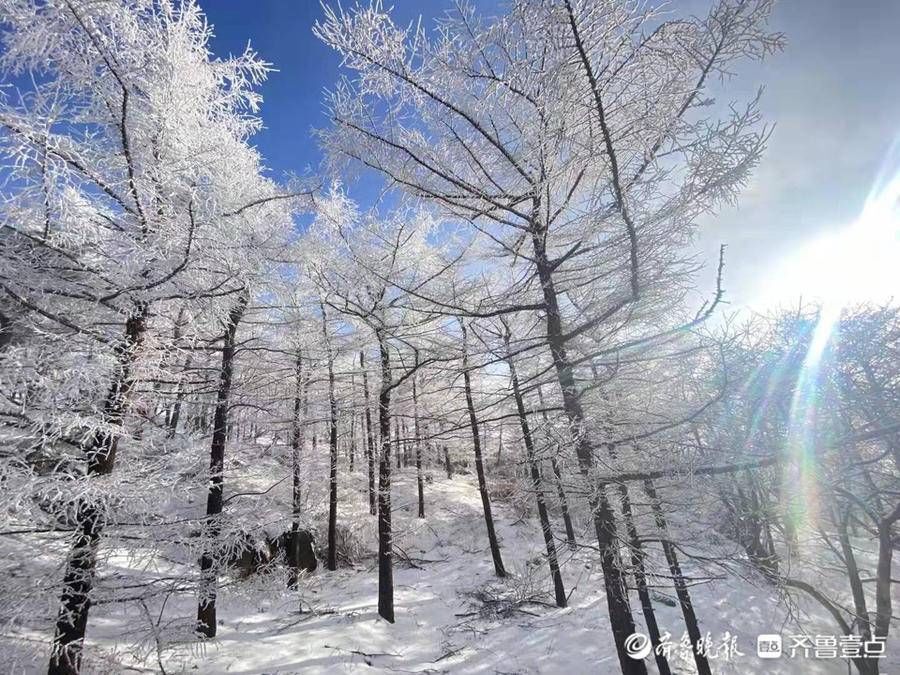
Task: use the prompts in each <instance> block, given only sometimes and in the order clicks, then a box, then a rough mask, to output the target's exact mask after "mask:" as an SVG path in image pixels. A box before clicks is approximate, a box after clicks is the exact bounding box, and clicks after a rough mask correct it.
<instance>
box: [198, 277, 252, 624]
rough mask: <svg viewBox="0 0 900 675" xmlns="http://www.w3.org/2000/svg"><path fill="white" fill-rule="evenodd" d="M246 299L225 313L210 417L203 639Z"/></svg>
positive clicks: (212, 604) (212, 597) (212, 613)
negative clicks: (236, 354)
mask: <svg viewBox="0 0 900 675" xmlns="http://www.w3.org/2000/svg"><path fill="white" fill-rule="evenodd" d="M248 300H249V298H248V297H247V295H246V293H244V292H242V293H241V295H240V297H239V298H238V301H237V304H235V306H234V307H233V308H232V309H231V312H230V313H229V314H228V322H227V324H226V326H225V337H224V340H223V342H224V344H223V345H222V369H221V371H220V373H219V390H218V392H217V394H216V409H215V413H214V415H213V435H212V444H211V446H210V451H209V492H208V494H207V496H206V533H205V538H206V542H205V545H204V547H203V555H202V556H201V557H200V588H199V591H200V592H199V600H198V602H197V632H198V633H200V634H201V635H202V636H203V637H207V638H212V637H215V636H216V590H217V589H216V584H217V583H218V572H217V570H216V565H217V563H218V561H217V560H215V556H214V553H213V548H214V547H215V546H216V545H217V542H218V539H219V531H220V529H221V523H220V522H219V515H220V514H221V513H222V471H223V468H224V465H225V443H226V440H227V430H228V398H229V396H230V395H231V381H232V377H233V375H234V347H235V335H236V334H237V328H238V324H239V323H240V322H241V318H242V317H243V315H244V310H245V309H246V307H247V302H248Z"/></svg>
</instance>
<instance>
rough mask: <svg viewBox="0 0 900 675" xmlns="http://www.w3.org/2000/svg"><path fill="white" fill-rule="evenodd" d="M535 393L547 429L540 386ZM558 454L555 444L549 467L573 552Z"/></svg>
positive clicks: (573, 541)
mask: <svg viewBox="0 0 900 675" xmlns="http://www.w3.org/2000/svg"><path fill="white" fill-rule="evenodd" d="M537 392H538V402H539V403H540V404H541V417H543V419H544V424H545V425H547V426H548V427H549V425H550V419H549V418H548V417H547V410H546V406H545V405H544V394H543V393H542V392H541V387H540V385H538V388H537ZM558 454H559V444H558V443H557V444H556V450H555V451H554V452H553V453H552V454H551V455H550V467H551V468H552V469H553V475H554V476H555V477H556V494H557V497H558V498H559V508H560V511H562V519H563V525H564V526H565V528H566V542H567V543H568V544H569V548H570V549H571V550H573V551H574V550H575V549H576V548H577V547H578V544H577V543H576V542H575V528H574V527H573V526H572V516H571V514H570V513H569V500H568V498H567V497H566V490H565V486H564V485H563V478H562V471H560V469H559V461H558V460H557V455H558Z"/></svg>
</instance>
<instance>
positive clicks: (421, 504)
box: [412, 351, 425, 518]
mask: <svg viewBox="0 0 900 675" xmlns="http://www.w3.org/2000/svg"><path fill="white" fill-rule="evenodd" d="M418 367H419V352H418V351H416V368H418ZM417 379H418V377H417V375H413V378H412V396H413V424H414V425H415V446H416V483H417V486H418V489H419V518H424V517H425V486H424V482H425V481H424V480H423V477H422V432H421V428H420V427H419V396H418V393H417V391H416V380H417Z"/></svg>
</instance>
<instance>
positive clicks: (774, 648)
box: [756, 633, 781, 659]
mask: <svg viewBox="0 0 900 675" xmlns="http://www.w3.org/2000/svg"><path fill="white" fill-rule="evenodd" d="M756 655H757V656H758V657H759V658H761V659H777V658H781V636H780V635H778V634H774V633H773V634H764V635H760V636H758V637H757V638H756Z"/></svg>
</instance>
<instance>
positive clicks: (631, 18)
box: [316, 0, 781, 672]
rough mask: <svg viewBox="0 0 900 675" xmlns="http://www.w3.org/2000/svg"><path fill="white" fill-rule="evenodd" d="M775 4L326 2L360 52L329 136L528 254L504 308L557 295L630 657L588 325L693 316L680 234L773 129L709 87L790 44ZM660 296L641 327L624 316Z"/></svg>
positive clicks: (338, 153) (345, 45)
mask: <svg viewBox="0 0 900 675" xmlns="http://www.w3.org/2000/svg"><path fill="white" fill-rule="evenodd" d="M770 10H771V2H769V1H768V0H754V1H751V2H746V1H744V2H729V1H723V2H721V3H718V4H717V5H715V6H714V8H713V9H712V11H711V12H710V14H709V15H708V16H706V17H702V18H685V19H682V18H673V17H667V16H665V15H662V14H660V13H659V12H658V11H657V10H656V9H655V8H654V7H652V6H644V5H634V4H631V3H624V2H616V1H613V0H610V1H608V2H600V3H596V2H589V1H587V0H585V1H583V2H572V1H571V0H564V1H562V2H557V1H551V0H546V1H541V0H535V1H527V0H522V1H521V2H514V3H512V4H511V5H510V7H509V9H508V11H506V13H504V14H501V15H500V16H498V17H496V18H490V19H488V18H483V17H481V16H479V15H478V14H477V13H476V12H475V11H474V10H473V9H472V8H471V7H470V6H468V5H464V4H461V5H458V6H457V8H456V10H455V11H453V12H451V13H450V14H449V15H448V16H447V17H446V18H445V19H442V20H441V22H440V23H439V25H438V28H437V30H436V31H435V32H434V33H433V34H427V33H426V31H425V30H424V29H423V28H421V27H420V26H415V25H414V26H410V27H403V26H398V25H397V24H395V23H394V22H393V20H392V19H391V15H390V13H389V11H387V10H385V9H383V8H382V6H381V4H380V3H373V4H371V5H369V6H367V7H361V8H357V9H354V10H342V9H336V10H332V9H326V16H325V19H324V20H322V21H321V22H320V23H318V24H317V25H316V32H317V34H318V35H319V36H320V38H321V39H322V40H323V41H324V42H325V43H326V44H328V45H330V46H332V47H333V48H334V49H335V50H336V51H337V52H338V53H339V54H340V55H341V56H342V58H343V65H344V67H345V71H346V72H347V75H346V77H345V78H344V79H342V80H341V81H340V82H339V83H338V84H337V85H336V87H335V89H334V91H333V92H332V94H331V95H330V98H329V104H330V112H331V118H332V122H333V126H332V128H331V129H330V130H327V131H326V132H324V139H325V143H326V147H327V148H328V149H329V150H330V151H331V152H332V154H333V155H334V156H335V157H338V158H347V159H350V160H352V161H353V162H355V163H356V164H357V165H362V166H365V167H370V168H372V169H374V170H376V171H378V172H380V173H381V174H382V175H383V176H385V177H386V178H387V179H389V180H390V181H391V182H392V183H394V184H396V185H398V186H400V187H402V188H403V189H405V190H407V191H408V192H409V193H411V194H413V195H416V196H418V197H421V198H424V199H427V200H430V201H432V202H434V203H436V204H438V205H440V206H441V207H443V208H444V209H446V211H447V212H448V213H450V214H453V215H456V216H458V217H460V218H462V219H464V220H466V221H468V222H469V223H471V225H472V226H473V227H474V228H475V229H477V230H478V231H479V232H480V233H482V234H483V235H484V236H486V237H488V238H490V239H491V240H492V241H493V242H494V243H495V245H496V248H497V252H498V254H500V255H503V256H507V257H509V258H510V259H512V260H514V261H520V264H523V265H526V266H527V267H526V269H527V270H528V274H527V276H523V277H522V279H521V282H520V284H521V288H520V290H519V291H518V292H517V293H516V301H515V302H512V301H507V302H505V303H502V304H501V306H500V307H496V308H494V311H495V312H497V313H506V312H516V311H523V310H533V309H540V310H542V311H543V313H544V314H545V317H546V344H547V347H548V348H549V350H550V353H551V355H552V357H553V362H554V367H555V370H556V374H557V381H558V386H559V388H560V390H561V393H562V397H563V404H564V407H565V410H566V413H567V415H568V418H569V422H570V424H571V426H572V430H573V433H574V436H575V439H576V440H575V445H576V448H577V456H578V459H579V464H580V470H581V472H582V473H583V474H584V475H585V476H586V477H588V480H589V481H590V482H592V483H594V485H593V486H592V487H591V489H590V490H589V494H590V495H591V496H590V500H591V511H592V512H593V513H594V514H595V531H596V537H597V540H598V542H599V545H600V549H601V552H602V563H603V571H604V578H605V584H606V591H607V600H608V605H609V613H610V620H611V623H612V629H613V635H614V637H615V642H616V645H617V648H618V653H619V660H620V665H621V667H622V669H623V671H624V672H643V671H644V667H643V664H642V663H641V662H640V661H636V660H634V659H630V658H629V657H628V656H627V654H626V652H625V649H624V640H625V638H626V637H627V636H628V635H629V634H631V633H633V632H634V622H633V620H632V618H631V614H630V610H629V608H628V603H627V599H626V597H625V590H624V580H623V578H622V574H621V571H620V570H619V568H618V566H617V564H616V561H615V557H616V556H615V548H616V538H617V534H616V519H615V516H614V513H613V509H612V507H611V505H610V502H609V499H608V497H607V495H606V490H605V488H604V486H603V485H600V484H596V481H594V480H593V479H591V478H590V475H591V474H592V472H593V471H594V466H595V464H596V462H595V458H594V454H595V453H596V452H597V451H598V449H599V448H600V447H601V443H602V439H601V438H600V435H601V434H602V431H601V426H600V424H599V422H600V420H598V419H596V417H591V416H589V415H588V414H587V412H586V411H585V409H584V406H583V405H582V403H581V400H580V392H579V385H578V383H577V381H576V366H577V365H578V363H579V362H580V361H581V359H583V358H585V354H584V353H583V351H585V350H583V347H582V346H581V344H580V342H581V341H582V340H583V338H584V337H585V336H587V335H588V334H593V335H595V336H597V337H602V340H603V343H604V345H605V347H606V349H610V350H622V349H625V348H626V347H627V346H629V345H630V344H632V343H633V342H634V341H635V340H641V339H650V337H651V336H652V335H654V334H656V333H658V332H659V327H660V326H664V327H665V328H664V329H663V332H668V331H676V330H678V328H679V326H680V324H682V323H685V322H684V321H682V320H681V317H680V316H679V311H678V310H677V309H676V308H677V306H678V304H679V302H680V301H681V300H682V298H683V297H684V295H685V292H686V290H687V289H688V288H689V287H690V274H689V272H690V269H689V268H690V266H689V265H687V263H686V261H685V259H684V257H683V253H682V247H683V245H684V244H685V243H686V242H687V241H688V240H689V239H690V237H691V235H692V233H693V231H694V228H695V223H696V221H697V217H698V216H699V215H700V214H703V213H706V212H708V211H710V210H711V209H713V208H714V207H715V206H716V205H717V204H719V203H721V202H723V201H728V200H733V199H734V198H735V197H736V196H737V193H738V191H739V189H740V187H741V186H742V185H743V184H744V182H745V181H746V179H747V176H748V175H749V172H750V170H751V169H752V168H753V166H754V165H755V164H756V162H757V161H758V159H759V156H760V153H761V152H762V149H763V147H764V145H765V141H766V138H767V131H766V130H765V128H762V127H761V126H760V120H759V113H758V111H757V106H756V101H755V100H751V101H750V102H749V103H747V104H746V105H745V106H737V105H733V106H731V107H730V109H728V110H725V111H722V110H721V106H713V105H710V101H709V94H708V91H709V88H710V85H711V84H713V82H714V80H715V79H716V78H717V77H719V76H721V75H725V74H726V73H727V72H728V70H729V68H731V67H732V66H733V64H734V63H735V62H736V61H738V60H741V59H745V58H761V57H762V56H764V55H765V54H767V53H769V52H770V51H772V50H774V49H777V48H778V47H779V46H780V42H781V41H780V37H779V36H778V35H772V34H769V33H768V32H766V29H765V22H766V20H767V17H768V15H769V13H770ZM521 289H525V290H526V291H527V292H525V293H522V292H520V291H521ZM717 297H719V296H718V295H717ZM708 309H710V308H707V310H708ZM651 314H652V315H653V316H654V319H653V320H652V321H649V322H646V323H644V324H643V331H640V330H634V329H631V330H623V329H624V328H625V327H630V325H631V323H630V319H631V318H632V317H633V316H635V315H638V316H649V315H651ZM699 318H702V317H698V319H699ZM653 324H656V325H655V326H654V327H653V329H652V331H650V335H648V334H647V333H648V331H647V329H648V328H649V327H650V326H653ZM638 326H639V327H640V326H641V324H638ZM586 351H588V353H590V352H597V351H600V350H598V349H596V348H591V349H589V350H586Z"/></svg>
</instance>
